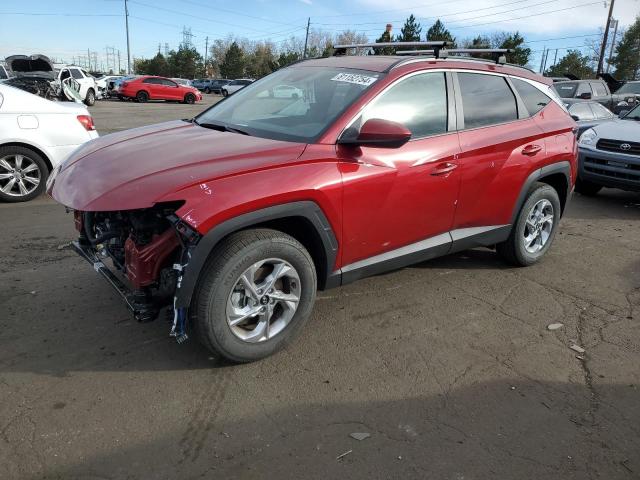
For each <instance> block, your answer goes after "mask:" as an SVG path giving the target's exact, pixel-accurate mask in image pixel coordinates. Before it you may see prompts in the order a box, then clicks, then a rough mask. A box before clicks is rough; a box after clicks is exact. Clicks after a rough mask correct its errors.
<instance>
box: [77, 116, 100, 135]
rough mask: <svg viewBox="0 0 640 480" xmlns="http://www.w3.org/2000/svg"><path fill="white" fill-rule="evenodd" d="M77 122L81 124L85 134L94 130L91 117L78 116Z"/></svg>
mask: <svg viewBox="0 0 640 480" xmlns="http://www.w3.org/2000/svg"><path fill="white" fill-rule="evenodd" d="M78 121H79V122H80V123H81V124H82V126H83V127H84V129H85V130H86V131H87V132H90V131H91V130H95V129H96V126H95V125H94V124H93V118H91V115H78Z"/></svg>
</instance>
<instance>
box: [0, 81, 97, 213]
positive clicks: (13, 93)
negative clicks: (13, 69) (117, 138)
mask: <svg viewBox="0 0 640 480" xmlns="http://www.w3.org/2000/svg"><path fill="white" fill-rule="evenodd" d="M94 138H98V132H96V130H95V126H94V125H93V119H92V118H91V115H89V111H88V110H87V108H86V107H85V106H84V105H82V104H81V103H76V102H68V101H53V100H47V99H45V98H42V97H39V96H37V95H34V94H32V93H29V92H26V91H24V90H20V89H18V88H14V87H12V86H9V85H6V84H2V83H0V200H2V201H6V202H25V201H27V200H31V199H32V198H35V197H36V196H38V195H39V194H40V193H42V192H43V191H44V188H45V183H46V180H47V176H48V175H49V172H51V171H52V170H53V169H54V168H56V167H57V166H58V165H60V164H61V163H62V162H63V161H64V160H65V159H66V158H67V156H68V155H69V154H70V153H71V152H72V151H73V150H75V149H76V148H77V147H78V146H80V145H81V144H83V143H85V142H87V141H89V140H92V139H94Z"/></svg>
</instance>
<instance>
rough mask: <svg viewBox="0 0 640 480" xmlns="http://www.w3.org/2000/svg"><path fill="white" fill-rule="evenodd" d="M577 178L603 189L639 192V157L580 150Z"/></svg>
mask: <svg viewBox="0 0 640 480" xmlns="http://www.w3.org/2000/svg"><path fill="white" fill-rule="evenodd" d="M578 177H579V178H580V179H582V180H586V181H589V182H592V183H595V184H598V185H602V186H605V187H612V188H620V189H622V190H631V191H640V157H636V156H633V155H625V154H620V153H614V152H605V151H602V150H596V149H594V150H589V149H586V148H580V150H579V155H578Z"/></svg>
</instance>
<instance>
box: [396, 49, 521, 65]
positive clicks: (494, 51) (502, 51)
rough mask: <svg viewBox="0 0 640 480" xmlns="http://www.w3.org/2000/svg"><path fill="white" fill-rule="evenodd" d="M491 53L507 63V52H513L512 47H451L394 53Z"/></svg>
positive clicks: (441, 56)
mask: <svg viewBox="0 0 640 480" xmlns="http://www.w3.org/2000/svg"><path fill="white" fill-rule="evenodd" d="M481 53H482V54H485V55H486V54H491V56H492V58H493V60H494V61H495V62H496V63H499V64H501V65H504V64H505V63H507V57H506V54H507V53H513V49H509V48H453V49H444V48H442V49H439V50H400V51H398V52H396V55H433V56H434V57H435V58H447V57H449V56H451V55H459V54H468V55H473V54H481Z"/></svg>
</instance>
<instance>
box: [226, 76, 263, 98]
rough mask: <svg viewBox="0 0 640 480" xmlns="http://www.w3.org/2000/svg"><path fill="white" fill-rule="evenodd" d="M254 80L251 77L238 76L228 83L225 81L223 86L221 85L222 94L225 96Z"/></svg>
mask: <svg viewBox="0 0 640 480" xmlns="http://www.w3.org/2000/svg"><path fill="white" fill-rule="evenodd" d="M254 81H255V80H253V79H251V78H239V79H237V80H233V81H232V82H230V83H227V84H226V85H225V86H224V87H222V90H221V92H222V96H224V97H227V96H229V95H231V94H232V93H235V92H237V91H238V90H241V89H243V88H244V87H246V86H247V85H249V84H251V83H253V82H254Z"/></svg>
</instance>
